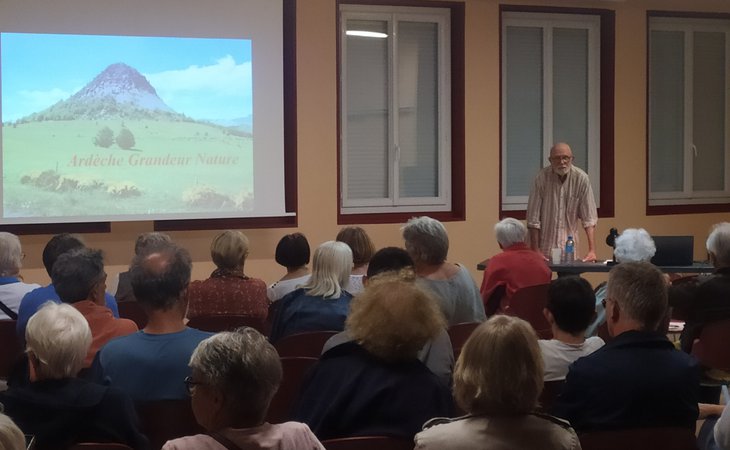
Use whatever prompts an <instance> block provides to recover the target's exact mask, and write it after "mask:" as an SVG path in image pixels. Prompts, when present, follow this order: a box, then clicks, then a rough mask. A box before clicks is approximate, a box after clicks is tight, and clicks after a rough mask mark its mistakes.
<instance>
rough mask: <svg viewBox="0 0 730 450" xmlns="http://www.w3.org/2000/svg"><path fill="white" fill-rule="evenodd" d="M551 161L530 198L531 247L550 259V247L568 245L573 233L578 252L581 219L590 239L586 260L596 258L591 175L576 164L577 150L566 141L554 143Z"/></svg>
mask: <svg viewBox="0 0 730 450" xmlns="http://www.w3.org/2000/svg"><path fill="white" fill-rule="evenodd" d="M548 161H550V166H548V167H545V168H543V169H540V171H539V172H538V174H537V176H536V177H535V181H534V182H533V184H532V189H531V190H530V198H529V200H528V201H527V228H528V229H529V231H530V247H532V249H533V250H535V251H538V252H540V253H542V254H543V255H544V256H545V257H546V258H549V257H550V249H552V248H556V247H557V248H561V249H562V248H564V246H565V241H566V240H567V239H568V236H572V237H573V240H574V241H575V243H576V255H577V247H578V231H579V229H578V219H580V222H581V224H582V226H583V229H585V232H586V237H587V238H588V252H587V253H586V255H585V257H583V261H595V259H596V245H595V237H594V233H595V228H596V223H597V222H598V214H597V212H596V201H595V199H594V198H593V189H591V183H590V180H589V179H588V175H587V174H586V173H585V172H583V171H582V170H581V169H579V168H577V167H575V166H573V152H572V151H571V150H570V146H569V145H568V144H566V143H564V142H559V143H557V144H555V145H553V147H552V148H551V149H550V157H549V158H548ZM576 259H577V256H576Z"/></svg>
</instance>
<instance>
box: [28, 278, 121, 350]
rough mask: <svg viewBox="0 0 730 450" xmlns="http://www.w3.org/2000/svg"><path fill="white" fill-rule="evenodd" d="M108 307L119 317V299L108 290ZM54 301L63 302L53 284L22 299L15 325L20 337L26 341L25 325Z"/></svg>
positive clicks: (31, 292) (35, 290)
mask: <svg viewBox="0 0 730 450" xmlns="http://www.w3.org/2000/svg"><path fill="white" fill-rule="evenodd" d="M104 298H105V300H106V306H107V308H109V309H111V310H112V314H114V317H117V318H118V317H119V308H117V301H116V300H114V296H113V295H111V294H110V293H108V292H106V293H105V294H104ZM47 301H52V302H54V303H61V298H60V297H59V296H58V294H57V293H56V288H55V287H53V285H52V284H49V285H48V286H45V287H39V288H38V289H33V290H32V291H30V292H28V293H27V294H25V296H24V297H23V300H21V301H20V307H19V308H18V322H17V323H16V325H15V327H16V328H15V329H16V331H17V333H18V337H19V338H20V339H21V340H22V341H23V342H25V327H26V326H27V325H28V320H29V319H30V318H31V317H32V316H33V314H35V313H36V311H38V308H40V307H41V306H42V305H43V304H44V303H46V302H47Z"/></svg>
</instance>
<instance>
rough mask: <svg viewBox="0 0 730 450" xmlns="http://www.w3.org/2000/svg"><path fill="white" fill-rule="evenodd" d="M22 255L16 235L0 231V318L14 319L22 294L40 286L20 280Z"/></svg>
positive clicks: (16, 315) (16, 316)
mask: <svg viewBox="0 0 730 450" xmlns="http://www.w3.org/2000/svg"><path fill="white" fill-rule="evenodd" d="M23 256H24V255H23V250H22V249H21V247H20V239H18V236H16V235H14V234H12V233H6V232H4V231H3V232H0V320H5V319H12V320H16V319H17V318H18V308H19V307H20V301H21V300H22V299H23V296H24V295H25V294H27V293H28V292H30V291H32V290H33V289H37V288H39V287H41V286H40V285H39V284H28V283H23V282H22V281H21V280H20V268H21V267H22V266H23V264H22V261H23Z"/></svg>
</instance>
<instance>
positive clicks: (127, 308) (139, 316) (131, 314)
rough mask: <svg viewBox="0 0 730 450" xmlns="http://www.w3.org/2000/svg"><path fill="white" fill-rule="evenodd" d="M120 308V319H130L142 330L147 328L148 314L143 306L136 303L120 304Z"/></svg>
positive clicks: (118, 305) (118, 306)
mask: <svg viewBox="0 0 730 450" xmlns="http://www.w3.org/2000/svg"><path fill="white" fill-rule="evenodd" d="M117 308H119V317H122V318H124V319H129V320H131V321H132V322H134V323H136V324H137V328H139V329H140V330H141V329H142V328H144V327H145V326H147V314H145V312H144V310H143V309H142V306H140V304H139V303H137V302H136V301H133V302H132V301H129V302H119V303H117Z"/></svg>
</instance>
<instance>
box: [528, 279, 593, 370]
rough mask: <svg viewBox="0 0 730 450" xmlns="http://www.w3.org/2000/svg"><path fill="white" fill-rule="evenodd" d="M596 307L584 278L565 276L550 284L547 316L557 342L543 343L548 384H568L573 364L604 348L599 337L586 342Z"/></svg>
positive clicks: (541, 349) (546, 341)
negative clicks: (565, 380) (565, 382)
mask: <svg viewBox="0 0 730 450" xmlns="http://www.w3.org/2000/svg"><path fill="white" fill-rule="evenodd" d="M595 304H596V296H595V295H594V294H593V288H592V287H591V284H590V283H589V282H588V281H586V280H585V279H583V278H580V277H577V276H565V277H560V278H558V279H555V280H553V281H552V282H551V283H550V288H549V289H548V300H547V305H546V307H545V310H544V311H543V312H544V313H545V318H546V319H547V321H548V323H549V324H550V328H551V329H552V331H553V338H552V339H551V340H540V341H539V344H540V351H541V352H542V359H543V362H544V365H545V381H556V380H564V379H565V375H566V374H567V373H568V366H570V364H572V363H573V362H574V361H575V360H576V359H578V358H581V357H583V356H585V355H589V354H591V353H593V352H594V351H596V350H598V349H599V348H601V347H602V346H603V344H604V342H603V339H601V338H599V337H598V336H594V337H589V338H588V339H586V338H585V333H586V328H587V327H588V325H589V324H590V323H591V321H592V320H593V318H594V317H595V316H596V310H595Z"/></svg>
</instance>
